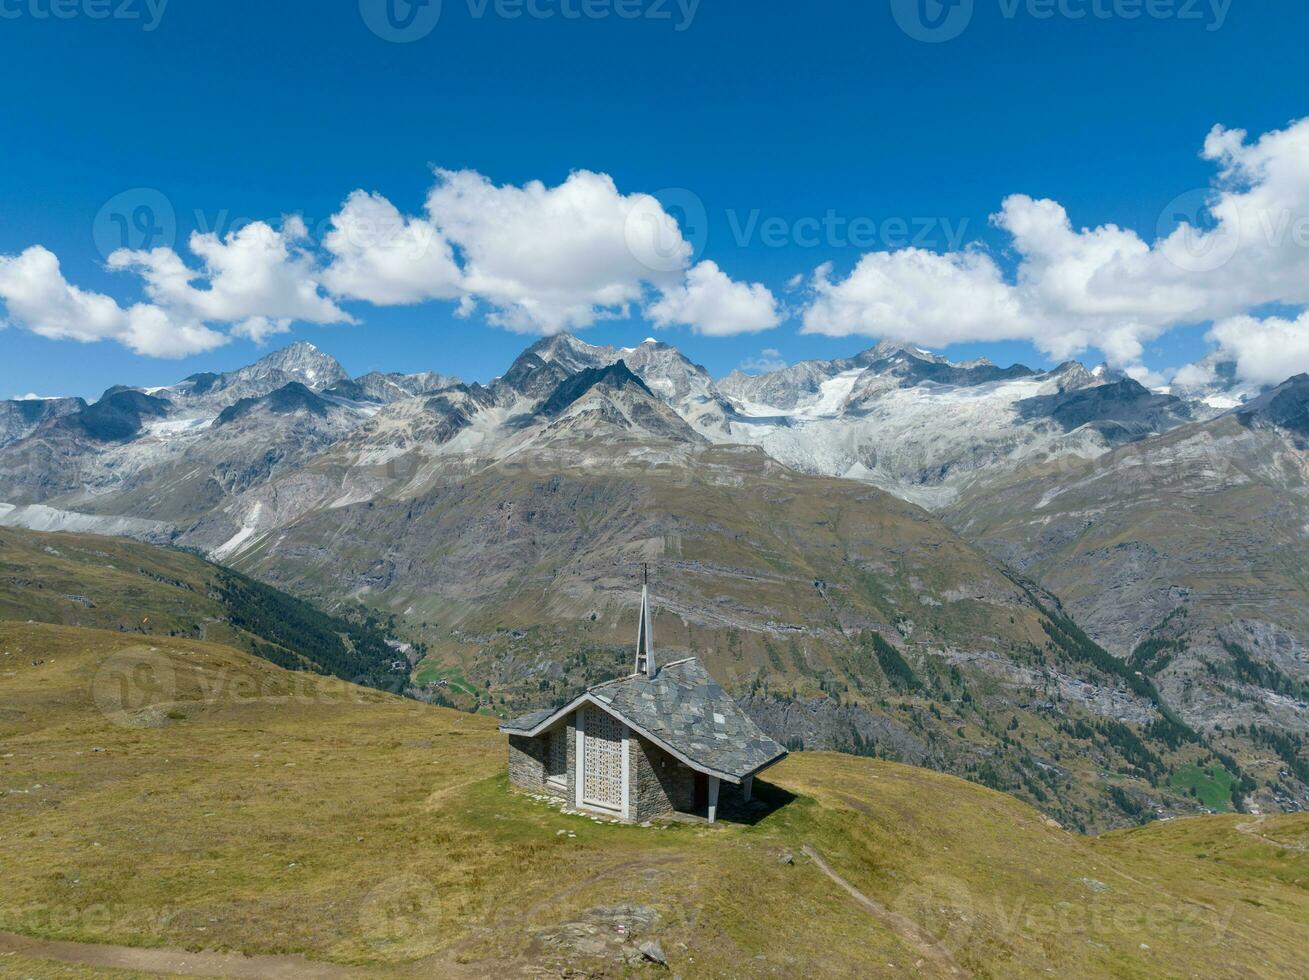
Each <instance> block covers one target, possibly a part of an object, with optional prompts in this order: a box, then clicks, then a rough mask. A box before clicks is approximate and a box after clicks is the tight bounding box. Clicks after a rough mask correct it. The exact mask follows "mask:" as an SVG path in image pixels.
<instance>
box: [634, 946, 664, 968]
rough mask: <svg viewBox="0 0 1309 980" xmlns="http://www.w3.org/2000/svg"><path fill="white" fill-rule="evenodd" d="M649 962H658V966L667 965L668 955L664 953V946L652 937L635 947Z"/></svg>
mask: <svg viewBox="0 0 1309 980" xmlns="http://www.w3.org/2000/svg"><path fill="white" fill-rule="evenodd" d="M637 949H639V950H640V951H641V955H642V956H644V957H645V958H646V959H647V960H649V961H650V962H651V963H658V964H659V965H660V966H667V965H668V957H667V956H665V955H664V948H663V947H662V946H660V945H659V944H658V943H657V942H655V941H654V940H652V939H649V940H646V941H645V942H643V943H642V944H641V945H640V946H638V947H637Z"/></svg>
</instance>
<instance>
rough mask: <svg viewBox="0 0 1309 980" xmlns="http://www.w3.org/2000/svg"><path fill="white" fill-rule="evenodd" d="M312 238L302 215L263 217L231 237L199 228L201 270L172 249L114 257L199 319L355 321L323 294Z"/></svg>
mask: <svg viewBox="0 0 1309 980" xmlns="http://www.w3.org/2000/svg"><path fill="white" fill-rule="evenodd" d="M306 238H307V233H306V230H305V226H304V222H303V221H301V220H300V219H299V218H296V217H291V218H287V219H286V220H285V221H283V223H282V228H281V229H280V230H277V229H274V228H273V227H272V226H271V225H269V224H267V223H266V222H263V221H255V222H251V223H250V224H248V225H245V226H244V227H242V228H240V229H238V230H236V231H233V232H230V233H228V235H227V236H226V237H225V238H220V237H219V236H218V235H216V234H214V233H212V232H210V233H206V234H201V233H200V232H196V233H195V234H193V235H192V236H191V240H190V247H191V251H192V252H194V253H195V254H196V255H197V256H199V258H200V260H201V264H202V268H201V269H199V270H193V269H191V268H189V267H188V266H187V265H186V263H185V262H183V261H182V259H181V257H180V256H178V254H177V253H176V252H174V251H173V250H172V249H171V248H156V249H153V250H152V251H148V252H145V251H128V250H126V249H119V250H118V251H116V252H114V253H113V254H111V255H110V256H109V267H110V268H111V269H118V270H125V271H132V272H135V273H137V274H138V275H140V276H141V277H142V278H143V279H144V280H145V291H146V295H147V296H149V297H150V298H151V299H152V300H153V301H154V302H155V303H156V304H157V305H159V306H162V307H165V308H167V309H169V310H172V311H176V312H177V313H179V314H182V315H185V316H188V317H191V318H193V319H196V320H203V321H206V322H217V323H237V322H241V321H247V320H250V319H251V318H256V317H262V318H267V319H269V320H302V321H305V322H307V323H352V322H354V320H353V318H352V317H351V316H350V315H349V314H347V313H346V312H345V311H344V310H342V309H341V308H340V307H339V306H337V305H336V303H335V302H333V301H332V300H331V299H330V298H329V297H328V296H326V295H325V294H324V293H323V292H322V289H321V287H320V285H319V272H318V270H317V268H316V267H315V263H314V259H313V257H312V256H311V255H310V254H309V253H308V251H307V250H306V249H305V247H304V246H305V244H306ZM195 282H201V283H203V288H198V287H197V286H195V285H193V283H195Z"/></svg>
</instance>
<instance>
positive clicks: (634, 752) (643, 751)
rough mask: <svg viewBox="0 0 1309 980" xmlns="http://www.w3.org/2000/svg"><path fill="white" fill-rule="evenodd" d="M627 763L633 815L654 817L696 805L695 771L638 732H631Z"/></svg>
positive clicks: (637, 819)
mask: <svg viewBox="0 0 1309 980" xmlns="http://www.w3.org/2000/svg"><path fill="white" fill-rule="evenodd" d="M627 751H628V757H627V766H628V779H629V784H628V785H629V791H630V793H631V798H630V803H631V819H632V820H636V821H644V820H650V819H652V818H654V817H658V816H661V815H663V814H666V813H671V812H672V811H674V810H681V811H683V812H688V811H690V810H692V809H693V808H694V806H695V771H694V770H692V769H691V768H690V767H689V766H685V765H683V764H682V763H681V762H678V761H677V760H676V759H674V758H673V757H672V756H671V755H669V754H668V753H667V752H665V751H664V750H663V749H661V748H659V747H658V746H657V745H655V744H654V743H653V742H649V741H647V740H646V739H644V738H642V737H641V736H640V735H637V734H636V732H633V731H630V730H629V732H628V742H627Z"/></svg>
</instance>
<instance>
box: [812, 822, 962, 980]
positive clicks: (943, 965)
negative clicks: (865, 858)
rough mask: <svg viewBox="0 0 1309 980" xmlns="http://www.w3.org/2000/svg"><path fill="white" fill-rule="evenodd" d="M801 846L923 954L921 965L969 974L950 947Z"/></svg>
mask: <svg viewBox="0 0 1309 980" xmlns="http://www.w3.org/2000/svg"><path fill="white" fill-rule="evenodd" d="M801 850H802V851H804V853H805V854H806V855H808V857H809V859H810V860H811V861H813V862H814V864H816V865H817V866H818V870H819V871H821V872H822V873H823V874H825V875H827V877H829V878H831V879H832V881H834V882H836V883H837V884H838V885H840V886H841V887H842V888H843V889H845V891H847V892H848V893H849V894H850V897H851V898H853V899H854V900H855V901H856V902H858V903H859V904H860V905H862V906H863V907H864V908H865V909H866V910H867V911H868V912H869V913H870V914H871V915H872V916H873V917H874V918H875V919H877V920H878V921H879V922H881V923H882V925H884V926H886V927H887V928H888V929H890V930H891V931H892V932H893V933H895V934H896V936H898V937H899V938H900V939H901V940H902V941H903V942H905V943H908V944H909V946H911V947H913V948H914V949H915V950H917V951H918V953H919V955H920V956H922V957H923V960H922V961H920V965H921V966H926V965H927V964H928V963H930V964H931V965H932V966H934V967H935V968H936V969H935V971H934V972H936V973H939V974H940V975H941V976H946V977H967V976H968V975H969V974H968V973H967V972H965V971H964V969H963V968H962V967H960V966H959V964H958V963H956V962H955V961H954V957H952V956H951V955H950V953H949V951H948V950H946V949H944V948H942V947H941V945H940V944H939V943H938V942H937V941H936V940H935V939H933V938H932V937H931V936H930V935H929V934H928V933H927V932H926V931H925V930H924V929H923V928H922V927H921V926H919V925H918V923H916V922H914V921H913V920H912V919H910V918H908V917H907V916H904V915H901V914H900V913H898V912H892V911H891V910H890V909H888V908H887V907H886V906H885V905H883V904H882V903H881V902H875V901H873V899H871V898H869V897H868V896H867V895H865V894H864V893H863V892H861V891H860V890H859V889H858V888H856V887H855V886H854V885H852V884H850V882H848V881H846V880H845V879H844V878H842V877H841V876H840V875H839V874H837V873H836V872H835V871H833V870H832V868H831V866H830V865H828V863H827V862H826V861H824V860H823V857H822V855H821V854H819V853H818V852H817V851H815V850H814V849H813V848H812V847H810V846H809V845H808V844H805V845H804V847H802V848H801ZM923 961H926V962H923Z"/></svg>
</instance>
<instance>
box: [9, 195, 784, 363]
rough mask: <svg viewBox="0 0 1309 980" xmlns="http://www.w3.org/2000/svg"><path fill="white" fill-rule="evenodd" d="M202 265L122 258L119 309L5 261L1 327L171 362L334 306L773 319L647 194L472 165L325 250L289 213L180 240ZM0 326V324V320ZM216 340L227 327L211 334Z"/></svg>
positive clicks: (42, 266) (337, 227)
mask: <svg viewBox="0 0 1309 980" xmlns="http://www.w3.org/2000/svg"><path fill="white" fill-rule="evenodd" d="M188 246H189V249H190V251H191V253H193V255H194V256H195V258H196V259H198V260H199V261H198V264H192V263H190V262H188V260H187V259H186V258H184V257H183V256H181V255H179V254H178V252H176V251H175V250H173V249H172V248H156V249H153V250H149V251H145V250H137V251H133V250H127V249H120V250H118V251H116V252H113V253H112V254H111V255H110V256H109V260H108V267H109V268H110V269H112V270H115V271H119V272H124V273H132V274H135V275H136V276H138V277H139V279H140V281H141V286H142V289H143V291H144V293H145V295H146V297H147V298H148V299H149V301H150V302H149V303H147V304H139V305H137V306H134V307H132V308H130V309H127V310H124V309H123V308H122V307H120V306H119V304H118V303H117V302H116V301H115V300H114V299H112V298H110V297H108V296H104V295H101V294H98V293H88V292H83V291H81V290H79V289H77V288H76V287H75V286H72V285H70V284H69V283H67V282H66V281H64V279H63V277H62V275H61V274H59V271H58V270H59V263H58V259H56V258H55V256H54V255H52V254H51V253H49V252H47V251H45V250H44V249H40V250H37V251H32V250H29V252H28V253H24V254H23V255H22V256H18V257H14V258H5V257H3V256H0V261H3V262H4V263H6V265H5V266H4V269H5V270H6V276H7V278H6V282H7V285H6V286H5V287H4V292H0V296H2V297H3V298H5V299H6V300H7V303H8V306H9V313H10V318H11V319H13V320H14V321H15V322H17V323H20V324H22V325H24V326H27V327H28V328H29V329H32V330H36V331H37V332H41V333H44V334H45V335H46V336H52V337H67V338H74V339H79V340H88V341H89V340H99V339H104V338H113V339H116V340H119V341H120V342H122V343H124V344H126V345H127V346H129V347H132V348H133V349H134V350H137V351H140V352H141V353H148V354H154V355H157V356H181V355H183V354H187V353H193V352H195V351H199V350H207V349H209V348H211V347H214V346H217V345H218V344H222V343H226V342H227V340H228V338H229V337H232V336H237V337H246V338H249V339H251V340H253V341H254V342H256V343H263V342H264V341H265V340H266V339H267V338H268V337H270V336H273V335H276V334H282V333H286V332H288V331H289V330H290V328H291V325H292V324H293V323H295V322H296V321H301V322H308V323H319V324H325V323H355V322H357V321H356V320H355V318H354V317H352V316H351V315H350V314H349V313H348V312H346V311H345V310H344V309H343V308H342V306H341V305H340V304H341V303H342V302H345V301H348V300H354V301H362V302H367V303H370V304H373V305H375V306H393V305H407V304H414V303H422V302H428V301H432V300H452V301H455V302H457V304H458V305H457V308H456V311H455V312H456V315H458V316H461V317H468V316H471V315H472V314H473V313H474V312H476V311H477V309H478V308H479V307H481V308H484V309H486V310H487V311H488V312H487V314H486V317H487V320H488V322H490V323H492V324H495V325H498V326H503V327H506V328H508V329H511V330H516V331H521V332H526V333H545V334H551V333H557V332H559V331H562V330H570V329H580V328H583V327H587V326H590V325H591V324H593V323H595V322H596V321H597V320H603V319H611V318H615V317H624V316H628V315H629V314H630V312H631V310H632V309H633V308H638V307H644V308H646V309H647V312H648V313H649V315H650V316H651V317H652V319H654V321H655V322H656V323H658V324H660V325H667V324H673V323H680V324H686V325H689V326H690V327H691V328H692V329H693V330H696V331H698V332H701V333H705V334H711V335H727V334H734V333H741V332H751V331H758V330H765V329H768V328H770V327H773V326H776V325H777V323H778V322H779V320H780V318H781V313H780V311H779V308H778V303H777V301H776V299H775V298H774V297H773V295H772V293H771V292H769V290H768V289H767V288H766V287H765V286H763V285H762V284H759V283H738V282H735V281H733V280H731V279H730V278H728V276H727V275H726V274H725V273H724V272H723V271H722V270H720V269H719V268H718V266H717V265H716V264H714V263H712V262H701V263H700V264H699V265H695V266H692V264H691V262H692V256H693V254H694V249H693V247H692V245H691V243H690V242H688V241H687V240H686V238H685V236H684V235H683V234H682V230H681V228H680V227H679V225H678V223H677V221H676V220H675V219H674V218H673V217H672V216H671V215H669V214H668V213H667V211H665V210H664V207H663V206H662V205H661V204H660V203H659V201H658V200H657V199H656V198H654V197H652V196H650V195H648V194H639V193H638V194H623V193H621V192H619V190H618V189H617V187H616V186H615V184H614V181H613V179H612V178H611V177H609V176H608V175H606V174H599V173H592V172H590V171H585V170H579V171H576V172H574V173H572V174H570V175H569V176H568V178H567V179H566V180H564V182H563V183H561V184H559V185H557V186H554V187H547V186H546V185H545V184H544V183H542V182H540V181H530V182H528V183H526V184H524V185H522V186H521V187H518V186H513V185H503V186H497V185H495V184H493V183H492V182H491V181H490V180H488V179H487V178H486V177H484V176H482V175H481V174H478V173H476V172H473V171H467V170H463V171H451V170H438V171H436V182H435V184H434V186H433V187H432V189H431V191H430V193H429V194H428V197H427V202H426V213H425V214H424V215H423V216H417V217H415V216H407V215H404V214H402V213H401V212H400V210H399V209H398V208H396V207H395V205H394V204H392V203H391V202H390V201H388V200H387V199H386V198H384V197H382V196H381V195H380V194H376V193H371V194H370V193H367V192H365V191H363V190H356V191H354V192H353V193H351V194H350V195H349V196H348V197H347V198H346V200H345V202H344V203H343V204H342V206H341V209H340V210H339V212H338V213H337V214H335V215H333V217H332V219H331V222H330V227H329V230H328V232H327V234H326V235H324V237H323V240H322V242H321V247H320V246H319V245H318V244H316V243H314V242H313V241H311V240H310V239H309V236H308V231H307V229H306V227H305V225H304V222H303V221H302V220H301V219H300V218H298V217H289V218H285V219H283V221H282V223H281V227H280V228H278V227H274V225H272V224H270V223H268V222H265V221H255V222H252V223H250V224H247V225H245V226H243V227H241V228H240V229H238V230H235V231H232V232H230V233H228V234H227V235H224V236H220V235H218V234H214V233H199V232H197V233H195V234H193V235H191V237H190V239H189V241H188ZM2 325H3V323H2V322H0V326H2ZM224 329H225V330H226V331H227V332H226V333H222V332H220V331H222V330H224Z"/></svg>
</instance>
